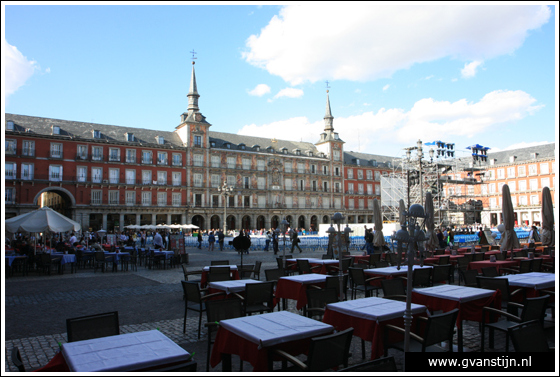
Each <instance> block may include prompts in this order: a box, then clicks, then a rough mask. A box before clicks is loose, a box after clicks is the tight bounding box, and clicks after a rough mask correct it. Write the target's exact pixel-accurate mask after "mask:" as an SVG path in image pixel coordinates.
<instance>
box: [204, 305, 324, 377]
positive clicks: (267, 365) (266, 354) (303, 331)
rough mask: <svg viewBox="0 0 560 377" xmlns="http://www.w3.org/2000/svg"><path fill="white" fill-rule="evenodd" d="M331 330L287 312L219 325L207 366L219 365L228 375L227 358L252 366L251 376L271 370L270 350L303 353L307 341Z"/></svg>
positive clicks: (260, 315) (244, 318)
mask: <svg viewBox="0 0 560 377" xmlns="http://www.w3.org/2000/svg"><path fill="white" fill-rule="evenodd" d="M333 330H334V328H333V326H331V325H329V324H326V323H323V322H319V321H317V320H314V319H311V318H307V317H304V316H301V315H298V314H295V313H291V312H288V311H280V312H272V313H266V314H259V315H253V316H247V317H239V318H233V319H226V320H222V321H220V326H219V328H218V332H217V334H216V340H215V342H214V347H213V348H212V355H211V358H210V365H211V366H212V367H215V366H216V365H218V364H219V362H220V360H221V361H222V370H223V371H231V355H239V357H240V359H241V360H243V361H247V362H249V363H250V364H251V365H252V366H253V372H265V371H270V370H271V369H272V362H273V355H272V354H271V353H270V351H271V350H273V349H275V348H277V349H281V350H284V351H286V352H289V353H290V354H292V355H298V354H301V353H306V352H307V351H308V349H309V340H310V339H311V338H313V337H316V336H321V335H327V334H330V333H332V332H333Z"/></svg>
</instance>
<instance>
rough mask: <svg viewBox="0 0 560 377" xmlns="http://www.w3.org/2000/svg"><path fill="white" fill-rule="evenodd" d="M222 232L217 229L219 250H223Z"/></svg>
mask: <svg viewBox="0 0 560 377" xmlns="http://www.w3.org/2000/svg"><path fill="white" fill-rule="evenodd" d="M224 238H225V236H224V232H222V230H221V229H218V244H219V245H220V251H224Z"/></svg>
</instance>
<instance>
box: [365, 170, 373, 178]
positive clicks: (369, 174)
mask: <svg viewBox="0 0 560 377" xmlns="http://www.w3.org/2000/svg"><path fill="white" fill-rule="evenodd" d="M366 178H367V179H373V172H372V171H371V170H366Z"/></svg>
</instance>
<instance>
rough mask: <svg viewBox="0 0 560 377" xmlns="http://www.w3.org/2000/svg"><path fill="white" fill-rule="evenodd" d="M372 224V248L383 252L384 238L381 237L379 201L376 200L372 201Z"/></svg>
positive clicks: (381, 223)
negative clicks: (373, 227) (373, 232)
mask: <svg viewBox="0 0 560 377" xmlns="http://www.w3.org/2000/svg"><path fill="white" fill-rule="evenodd" d="M373 222H374V224H375V234H374V235H373V246H377V247H379V248H381V250H383V246H384V245H385V237H383V217H382V215H381V208H379V201H378V200H377V198H374V199H373Z"/></svg>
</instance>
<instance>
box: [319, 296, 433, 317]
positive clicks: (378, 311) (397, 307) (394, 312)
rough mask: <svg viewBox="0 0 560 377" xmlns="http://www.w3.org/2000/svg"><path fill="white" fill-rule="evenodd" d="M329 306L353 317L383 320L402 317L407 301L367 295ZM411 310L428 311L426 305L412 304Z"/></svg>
mask: <svg viewBox="0 0 560 377" xmlns="http://www.w3.org/2000/svg"><path fill="white" fill-rule="evenodd" d="M327 308H328V309H329V310H332V311H335V312H339V313H343V314H347V315H350V316H352V317H357V318H363V319H369V320H373V321H377V322H381V321H387V320H389V319H394V318H399V317H402V316H403V315H404V311H405V309H406V302H402V301H395V300H388V299H386V298H381V297H367V298H361V299H358V300H349V301H342V302H337V303H334V304H328V305H327ZM411 310H412V314H419V313H424V312H426V311H427V308H426V307H425V306H424V305H418V304H411Z"/></svg>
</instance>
